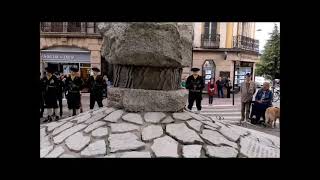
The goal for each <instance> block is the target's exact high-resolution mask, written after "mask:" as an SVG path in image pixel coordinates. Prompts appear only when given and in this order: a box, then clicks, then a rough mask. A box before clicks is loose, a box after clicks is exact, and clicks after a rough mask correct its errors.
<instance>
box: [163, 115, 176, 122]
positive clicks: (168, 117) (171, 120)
mask: <svg viewBox="0 0 320 180" xmlns="http://www.w3.org/2000/svg"><path fill="white" fill-rule="evenodd" d="M172 122H174V120H173V119H172V117H171V116H167V117H166V118H165V119H164V120H162V121H161V123H163V124H169V123H172Z"/></svg>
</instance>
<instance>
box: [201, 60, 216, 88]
mask: <svg viewBox="0 0 320 180" xmlns="http://www.w3.org/2000/svg"><path fill="white" fill-rule="evenodd" d="M215 72H216V65H215V64H214V62H213V60H205V61H204V63H203V65H202V77H204V80H205V84H208V83H209V81H210V79H211V78H215Z"/></svg>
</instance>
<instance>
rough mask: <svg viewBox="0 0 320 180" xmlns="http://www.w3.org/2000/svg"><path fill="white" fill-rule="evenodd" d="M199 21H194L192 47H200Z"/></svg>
mask: <svg viewBox="0 0 320 180" xmlns="http://www.w3.org/2000/svg"><path fill="white" fill-rule="evenodd" d="M201 26H202V23H201V22H195V23H194V26H193V27H194V29H193V33H194V39H193V47H200V46H201Z"/></svg>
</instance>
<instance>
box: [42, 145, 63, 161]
mask: <svg viewBox="0 0 320 180" xmlns="http://www.w3.org/2000/svg"><path fill="white" fill-rule="evenodd" d="M62 153H64V149H63V147H61V146H58V147H55V148H54V149H53V150H52V151H51V152H50V153H49V154H48V155H46V156H45V158H57V157H59V156H60V155H61V154H62Z"/></svg>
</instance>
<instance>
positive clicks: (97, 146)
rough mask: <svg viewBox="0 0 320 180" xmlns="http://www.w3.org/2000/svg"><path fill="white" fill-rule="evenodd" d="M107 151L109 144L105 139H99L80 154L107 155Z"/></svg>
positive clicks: (89, 155) (88, 155) (91, 155)
mask: <svg viewBox="0 0 320 180" xmlns="http://www.w3.org/2000/svg"><path fill="white" fill-rule="evenodd" d="M106 153H107V146H106V143H105V141H104V140H98V141H96V142H94V143H91V144H89V146H88V147H86V148H85V149H84V150H83V151H81V153H80V155H81V156H84V157H95V156H99V155H105V154H106Z"/></svg>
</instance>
